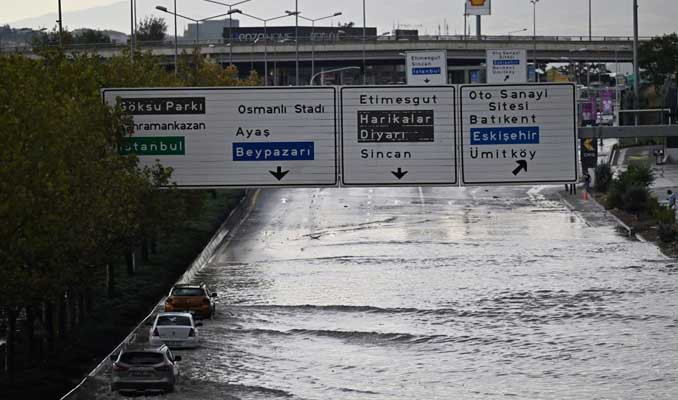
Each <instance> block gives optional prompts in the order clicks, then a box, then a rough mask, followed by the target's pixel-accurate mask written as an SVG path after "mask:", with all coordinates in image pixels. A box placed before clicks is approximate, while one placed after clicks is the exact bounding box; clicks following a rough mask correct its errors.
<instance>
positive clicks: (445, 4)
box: [0, 0, 678, 36]
mask: <svg viewBox="0 0 678 400" xmlns="http://www.w3.org/2000/svg"><path fill="white" fill-rule="evenodd" d="M217 1H220V2H224V3H226V2H229V0H217ZM236 1H238V0H230V2H236ZM588 2H589V0H540V1H539V3H537V34H538V35H574V36H579V35H588ZM2 3H3V5H2V6H1V7H2V12H0V24H6V23H9V24H12V25H17V26H18V25H23V26H27V27H32V28H39V27H45V26H47V25H49V26H47V27H48V28H51V27H52V26H53V22H54V21H55V20H56V15H47V14H55V13H56V11H57V4H58V0H17V1H15V0H2ZM492 3H493V4H492V16H489V17H483V34H489V35H505V34H506V33H507V32H509V31H517V30H520V29H523V28H528V29H529V32H530V34H531V32H532V5H531V3H530V0H493V2H492ZM592 3H593V35H595V36H604V35H608V36H613V35H621V36H629V35H632V34H633V26H632V15H633V1H632V0H592ZM639 3H640V11H639V14H640V35H641V36H653V35H657V34H663V33H669V32H674V31H676V30H678V29H677V26H678V24H677V23H676V17H678V1H677V0H639ZM111 4H116V5H115V7H114V9H113V10H112V11H113V12H111V9H110V8H108V9H106V10H107V11H106V12H105V13H103V12H101V10H100V11H99V13H98V15H97V13H96V12H92V13H91V15H92V16H91V17H90V18H83V13H75V14H72V13H73V12H75V11H79V10H84V9H88V8H92V7H100V6H110V5H111ZM156 5H163V6H166V7H167V8H168V9H172V8H173V0H137V8H138V12H137V14H138V16H139V17H140V18H142V17H144V16H147V15H162V13H161V12H159V11H156V10H155V6H156ZM62 7H63V12H64V24H65V25H66V26H68V27H69V28H70V29H76V28H81V27H83V26H81V25H82V24H84V22H81V21H83V20H84V21H88V22H87V24H88V25H89V26H88V27H91V28H99V29H115V30H119V31H123V32H129V1H127V2H120V0H117V1H116V0H62ZM238 8H241V9H242V10H243V11H246V12H247V13H249V14H253V15H257V16H260V17H262V18H270V17H274V16H278V15H281V14H283V13H284V11H285V10H286V9H293V8H294V0H251V1H250V2H248V3H246V4H242V5H240V6H238ZM299 9H300V11H302V13H303V15H305V16H307V17H309V18H317V17H322V16H325V15H328V14H332V13H334V12H338V11H341V12H343V15H342V16H341V17H338V18H334V19H330V20H327V21H326V22H327V24H328V25H329V24H336V23H337V22H348V21H354V22H356V25H362V0H343V1H332V0H299ZM463 9H464V0H388V1H387V0H367V24H368V26H377V27H378V28H379V31H380V32H383V31H390V30H391V29H392V28H393V27H394V26H396V27H397V26H398V25H399V26H400V27H401V28H416V29H419V30H420V32H421V33H428V34H437V33H438V26H439V25H440V26H441V29H442V33H443V34H444V33H445V27H444V26H445V25H444V24H445V21H446V22H447V25H448V26H449V32H450V34H454V33H462V32H463V20H464V19H463ZM177 10H178V11H179V13H182V14H185V15H187V16H190V17H193V18H196V19H200V18H205V17H209V16H213V15H216V14H220V13H222V12H223V10H224V7H223V6H219V5H216V4H211V3H208V2H206V1H204V0H177ZM69 15H72V19H71V21H70V23H69V19H68V18H69ZM76 15H79V16H80V17H79V18H76ZM87 15H89V13H87ZM163 16H167V15H166V14H164V15H163ZM36 17H42V18H36ZM293 21H294V20H293V19H292V18H290V19H282V20H279V21H275V22H272V23H271V24H270V25H289V24H293ZM16 22H19V24H15V23H16ZM172 23H173V21H172V20H171V18H168V25H169V27H170V31H171V30H173V24H172ZM242 24H243V25H250V26H252V25H254V26H259V25H261V23H259V22H257V21H253V20H251V19H245V18H243V21H242ZM321 24H323V23H322V22H321V23H318V25H321ZM178 25H179V29H180V32H181V30H183V27H184V25H185V23H184V22H180V23H179V24H178ZM20 27H21V26H20ZM471 29H472V31H473V32H475V27H474V25H472V24H471ZM180 34H181V33H180Z"/></svg>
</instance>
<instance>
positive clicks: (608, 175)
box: [594, 164, 612, 193]
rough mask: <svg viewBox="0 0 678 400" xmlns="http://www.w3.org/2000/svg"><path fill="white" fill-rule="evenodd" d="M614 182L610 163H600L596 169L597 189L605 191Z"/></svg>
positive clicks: (601, 191) (600, 191)
mask: <svg viewBox="0 0 678 400" xmlns="http://www.w3.org/2000/svg"><path fill="white" fill-rule="evenodd" d="M611 182H612V169H611V168H610V164H598V166H596V170H595V187H594V189H595V191H596V192H599V193H605V192H607V191H608V189H609V188H610V183H611Z"/></svg>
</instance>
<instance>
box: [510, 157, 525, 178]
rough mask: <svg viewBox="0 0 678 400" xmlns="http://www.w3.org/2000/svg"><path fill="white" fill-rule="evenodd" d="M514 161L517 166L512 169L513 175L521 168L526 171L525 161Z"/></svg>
mask: <svg viewBox="0 0 678 400" xmlns="http://www.w3.org/2000/svg"><path fill="white" fill-rule="evenodd" d="M516 163H518V168H516V169H514V170H513V175H518V174H519V173H520V171H522V170H525V172H527V161H525V160H518V161H516Z"/></svg>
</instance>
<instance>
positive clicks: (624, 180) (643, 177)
mask: <svg viewBox="0 0 678 400" xmlns="http://www.w3.org/2000/svg"><path fill="white" fill-rule="evenodd" d="M653 182H654V173H653V172H652V169H650V168H649V167H647V166H644V165H629V167H628V169H627V170H626V171H624V172H623V173H622V174H621V175H619V177H618V178H616V179H614V180H613V181H612V183H611V185H610V187H609V190H608V195H607V205H608V207H610V208H619V209H622V210H624V211H626V212H630V213H633V214H636V215H638V214H639V213H641V212H642V211H646V210H648V209H649V208H648V206H649V204H650V199H651V196H650V190H649V187H650V186H651V185H652V183H653Z"/></svg>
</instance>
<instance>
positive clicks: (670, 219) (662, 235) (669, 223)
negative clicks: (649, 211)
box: [653, 206, 677, 243]
mask: <svg viewBox="0 0 678 400" xmlns="http://www.w3.org/2000/svg"><path fill="white" fill-rule="evenodd" d="M653 214H654V217H655V219H656V220H657V236H659V239H660V240H661V241H662V242H664V243H670V242H673V241H674V240H675V239H676V233H677V232H676V224H675V221H676V212H675V210H673V209H672V208H669V207H666V206H658V207H656V208H655V210H654V213H653Z"/></svg>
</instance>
